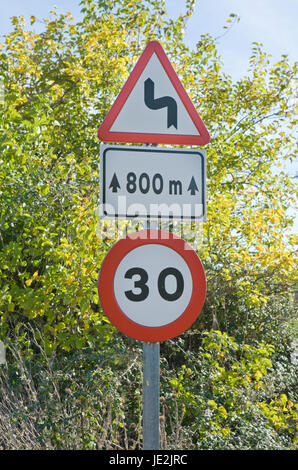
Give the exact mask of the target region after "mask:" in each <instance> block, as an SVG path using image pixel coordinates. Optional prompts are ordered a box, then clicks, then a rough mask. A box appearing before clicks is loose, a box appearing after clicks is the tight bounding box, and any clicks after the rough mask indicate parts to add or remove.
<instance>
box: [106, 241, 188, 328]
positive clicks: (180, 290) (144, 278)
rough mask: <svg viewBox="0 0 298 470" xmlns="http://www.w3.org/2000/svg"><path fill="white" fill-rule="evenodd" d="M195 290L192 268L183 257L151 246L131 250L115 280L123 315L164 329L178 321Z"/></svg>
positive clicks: (117, 297)
mask: <svg viewBox="0 0 298 470" xmlns="http://www.w3.org/2000/svg"><path fill="white" fill-rule="evenodd" d="M192 290H193V284H192V276H191V273H190V269H189V267H188V265H187V264H186V262H185V260H184V259H183V258H182V256H181V255H180V254H178V253H177V252H176V251H174V250H173V249H172V248H169V247H167V246H163V245H156V244H155V245H154V244H152V245H151V244H148V245H144V246H140V247H138V248H136V249H134V250H132V251H130V252H129V253H128V254H127V255H126V256H125V257H124V258H123V259H122V261H121V262H120V264H119V266H118V268H117V270H116V273H115V277H114V293H115V298H116V301H117V303H118V305H119V307H120V308H121V310H122V312H123V313H124V314H125V315H126V316H127V317H128V318H129V319H130V320H132V321H134V322H135V323H137V324H139V325H142V326H150V327H160V326H164V325H167V324H169V323H172V322H173V321H175V320H177V318H179V317H180V315H181V314H182V313H183V312H184V310H185V309H186V308H187V306H188V304H189V302H190V299H191V295H192Z"/></svg>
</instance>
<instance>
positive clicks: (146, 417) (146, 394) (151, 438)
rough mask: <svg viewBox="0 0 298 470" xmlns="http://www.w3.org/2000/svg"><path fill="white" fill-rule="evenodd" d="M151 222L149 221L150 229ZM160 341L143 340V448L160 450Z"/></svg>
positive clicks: (148, 226) (148, 227)
mask: <svg viewBox="0 0 298 470" xmlns="http://www.w3.org/2000/svg"><path fill="white" fill-rule="evenodd" d="M150 228H151V223H150V221H148V222H147V229H148V230H150ZM159 350H160V348H159V343H147V342H146V343H145V342H143V364H144V369H143V450H159V446H160V444H159V391H160V384H159Z"/></svg>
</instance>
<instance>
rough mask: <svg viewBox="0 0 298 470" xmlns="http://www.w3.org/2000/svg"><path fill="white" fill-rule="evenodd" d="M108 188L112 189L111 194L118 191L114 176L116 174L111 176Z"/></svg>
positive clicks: (116, 180)
mask: <svg viewBox="0 0 298 470" xmlns="http://www.w3.org/2000/svg"><path fill="white" fill-rule="evenodd" d="M109 188H112V192H113V193H116V192H117V190H118V189H121V188H120V184H119V181H118V179H117V176H116V173H114V175H113V178H112V181H111V183H110V186H109Z"/></svg>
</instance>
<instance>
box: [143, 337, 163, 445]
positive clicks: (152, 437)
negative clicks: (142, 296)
mask: <svg viewBox="0 0 298 470" xmlns="http://www.w3.org/2000/svg"><path fill="white" fill-rule="evenodd" d="M143 360H144V371H143V449H144V450H159V389H160V386H159V343H145V342H143Z"/></svg>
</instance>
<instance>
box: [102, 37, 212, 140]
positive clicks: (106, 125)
mask: <svg viewBox="0 0 298 470" xmlns="http://www.w3.org/2000/svg"><path fill="white" fill-rule="evenodd" d="M153 53H156V55H157V57H158V58H159V60H160V62H161V64H162V66H163V67H164V70H165V72H166V73H167V75H168V77H169V79H170V81H171V83H172V85H173V86H174V88H175V90H176V92H177V93H178V95H179V97H180V99H181V101H182V103H183V104H184V106H185V108H186V110H187V112H188V114H189V116H190V118H191V119H192V121H193V123H194V125H195V127H196V128H197V129H198V132H199V134H200V135H185V134H150V133H148V134H146V133H137V132H111V131H110V129H111V127H112V125H113V123H114V121H115V120H116V118H117V116H118V114H119V113H120V111H121V109H122V108H123V106H124V104H125V102H126V100H127V98H128V97H129V95H130V93H131V92H132V90H133V88H134V86H135V85H136V83H137V81H138V79H139V77H140V75H141V73H142V72H143V70H144V68H145V67H146V65H147V63H148V62H149V60H150V58H151V56H152V54H153ZM98 137H99V139H100V140H102V141H103V142H126V143H128V142H129V143H130V142H131V143H148V144H176V145H206V144H208V142H209V141H210V136H209V132H208V131H207V129H206V127H205V124H204V123H203V121H202V119H201V117H200V116H199V114H198V113H197V110H196V109H195V107H194V105H193V103H192V101H191V100H190V98H189V96H188V94H187V93H186V91H185V89H184V87H183V85H182V83H181V81H180V80H179V78H178V76H177V74H176V72H175V70H174V68H173V66H172V64H171V62H170V61H169V59H168V57H167V55H166V53H165V51H164V50H163V48H162V46H161V44H160V43H159V42H158V41H151V42H149V43H148V44H147V46H146V48H145V50H144V51H143V53H142V55H141V56H140V58H139V60H138V61H137V63H136V65H135V67H134V69H133V71H132V72H131V74H130V76H129V77H128V79H127V81H126V83H125V84H124V86H123V88H122V90H121V91H120V93H119V95H118V96H117V98H116V100H115V102H114V104H113V106H112V107H111V109H110V111H109V112H108V114H107V116H106V118H105V119H104V121H103V123H102V124H101V126H100V128H99V129H98Z"/></svg>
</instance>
